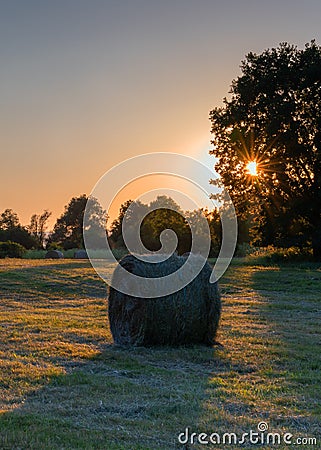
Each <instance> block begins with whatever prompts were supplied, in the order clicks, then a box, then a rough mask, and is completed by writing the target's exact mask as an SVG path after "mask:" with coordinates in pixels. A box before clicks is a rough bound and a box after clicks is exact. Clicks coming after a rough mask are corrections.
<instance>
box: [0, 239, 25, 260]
mask: <svg viewBox="0 0 321 450" xmlns="http://www.w3.org/2000/svg"><path fill="white" fill-rule="evenodd" d="M25 253H26V249H25V248H24V247H23V246H22V245H20V244H17V243H16V242H11V241H7V242H0V258H7V257H8V258H22V257H23V255H24V254H25Z"/></svg>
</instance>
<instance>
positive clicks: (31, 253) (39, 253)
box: [23, 250, 46, 259]
mask: <svg viewBox="0 0 321 450" xmlns="http://www.w3.org/2000/svg"><path fill="white" fill-rule="evenodd" d="M45 254H46V250H27V251H26V253H25V254H24V255H23V258H24V259H43V258H44V257H45Z"/></svg>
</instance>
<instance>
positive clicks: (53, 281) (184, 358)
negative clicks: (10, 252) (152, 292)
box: [0, 260, 321, 450]
mask: <svg viewBox="0 0 321 450" xmlns="http://www.w3.org/2000/svg"><path fill="white" fill-rule="evenodd" d="M220 289H221V294H222V303H223V311H222V319H221V325H220V331H219V335H218V341H219V343H220V344H221V345H216V346H214V347H213V348H206V347H191V348H117V347H115V346H113V343H112V337H111V334H110V330H109V325H108V318H107V295H106V286H105V285H104V283H103V282H102V281H101V280H100V279H99V278H98V276H97V275H96V274H95V272H94V271H93V269H92V268H91V266H90V264H89V262H87V261H70V260H69V261H68V260H62V261H58V262H56V261H47V260H34V261H33V260H0V330H1V333H0V340H1V345H0V369H1V370H0V389H1V390H0V395H1V396H0V448H1V449H50V450H53V449H111V450H112V449H130V450H134V449H158V448H159V449H175V448H176V449H179V448H182V449H183V448H185V449H189V448H219V449H224V448H255V447H258V448H263V449H271V448H274V447H273V446H272V445H260V446H255V445H252V446H251V445H250V444H245V445H243V446H242V445H238V446H233V445H229V444H225V445H223V444H220V445H214V444H208V445H201V444H196V443H195V444H191V443H188V444H184V445H182V444H179V442H178V435H179V434H180V433H182V432H184V431H185V429H186V427H189V433H193V432H195V433H200V432H205V433H207V434H211V433H221V435H223V433H227V432H228V433H232V432H234V433H236V434H237V436H239V437H241V435H242V433H246V432H249V431H250V430H251V429H252V430H253V431H257V425H258V423H259V422H262V421H264V422H265V423H266V424H268V426H269V431H270V432H279V433H280V434H282V433H291V434H293V440H295V439H297V438H302V437H303V438H309V437H310V438H311V437H312V438H313V437H314V438H316V439H317V441H318V443H317V445H313V444H312V443H311V444H308V445H305V446H301V448H306V449H308V448H311V449H312V448H314V449H315V448H321V424H320V416H321V330H320V328H321V265H313V264H303V265H301V266H297V267H294V266H281V267H279V266H258V265H254V263H251V262H245V261H242V260H241V261H238V262H234V264H232V266H231V267H230V268H229V270H228V272H227V273H226V274H225V276H224V278H223V279H222V280H220ZM275 448H278V449H280V448H281V449H287V448H291V446H289V445H288V444H284V443H281V445H277V446H275ZM293 448H297V446H294V447H293Z"/></svg>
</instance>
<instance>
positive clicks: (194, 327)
mask: <svg viewBox="0 0 321 450" xmlns="http://www.w3.org/2000/svg"><path fill="white" fill-rule="evenodd" d="M194 257H195V258H197V257H198V256H194ZM184 263H186V258H184V257H182V256H176V255H172V256H171V257H170V258H168V259H167V260H166V261H164V262H161V263H154V264H151V263H148V262H145V261H141V260H138V259H137V258H135V257H134V256H133V255H127V256H125V257H124V258H123V259H122V260H121V261H120V265H121V266H122V267H124V268H125V269H126V270H128V271H129V272H131V273H134V274H135V275H138V276H142V277H146V278H147V277H163V276H164V275H167V274H169V273H172V272H174V271H176V270H178V269H179V268H180V267H181V266H182V265H183V264H184ZM173 268H175V270H173ZM117 269H118V267H117V268H116V269H115V271H114V274H113V277H117ZM151 271H152V273H153V274H152V275H151ZM211 272H212V268H211V266H210V265H209V264H208V263H207V262H206V263H205V265H204V267H203V269H202V271H201V272H200V273H199V274H198V276H197V277H196V278H195V279H194V280H193V281H191V282H190V283H189V284H188V285H187V286H185V287H184V288H183V289H180V290H179V291H177V292H175V293H173V294H171V295H167V296H163V297H157V298H138V297H132V296H130V295H126V294H123V293H122V292H119V291H117V290H116V289H114V288H113V287H110V289H109V303H108V315H109V322H110V328H111V332H112V335H113V339H114V342H115V344H117V345H133V346H153V345H172V346H177V345H184V344H185V345H188V344H205V345H213V344H214V342H215V336H216V332H217V328H218V324H219V319H220V314H221V300H220V295H219V291H218V286H217V283H210V282H209V278H210V276H211ZM125 282H126V281H125Z"/></svg>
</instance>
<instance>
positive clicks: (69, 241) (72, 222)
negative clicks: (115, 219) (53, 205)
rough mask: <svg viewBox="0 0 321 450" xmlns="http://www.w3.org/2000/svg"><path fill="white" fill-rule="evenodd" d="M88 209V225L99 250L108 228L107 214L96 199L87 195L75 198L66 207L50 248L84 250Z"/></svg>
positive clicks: (51, 239) (53, 234)
mask: <svg viewBox="0 0 321 450" xmlns="http://www.w3.org/2000/svg"><path fill="white" fill-rule="evenodd" d="M86 207H87V212H88V224H87V225H89V226H90V228H91V231H92V232H93V236H95V238H96V245H97V248H99V246H100V244H101V239H103V238H104V235H102V233H103V234H104V233H105V228H106V217H105V214H106V212H105V211H104V210H103V209H102V207H101V205H100V204H99V203H98V201H97V200H96V199H94V198H88V197H87V196H86V195H85V194H83V195H81V196H79V197H73V198H72V199H71V200H70V202H69V203H68V205H66V206H65V211H64V213H63V214H62V215H61V216H60V217H59V218H58V219H57V222H56V224H55V226H54V230H53V233H52V234H51V235H50V237H49V240H48V247H47V248H49V247H50V246H51V245H52V244H56V245H58V246H59V247H62V248H63V249H64V250H72V249H75V248H83V247H84V241H83V221H84V213H85V209H86Z"/></svg>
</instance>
